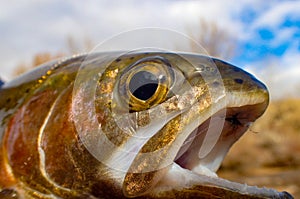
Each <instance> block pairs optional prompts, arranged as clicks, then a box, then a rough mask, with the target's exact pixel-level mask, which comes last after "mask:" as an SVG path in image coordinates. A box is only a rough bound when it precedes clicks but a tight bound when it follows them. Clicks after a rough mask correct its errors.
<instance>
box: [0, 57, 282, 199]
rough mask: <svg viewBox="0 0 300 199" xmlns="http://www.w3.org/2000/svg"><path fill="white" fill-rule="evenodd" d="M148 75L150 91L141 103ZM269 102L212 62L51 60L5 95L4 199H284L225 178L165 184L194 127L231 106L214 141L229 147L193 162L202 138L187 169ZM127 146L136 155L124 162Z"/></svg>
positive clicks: (0, 161)
mask: <svg viewBox="0 0 300 199" xmlns="http://www.w3.org/2000/svg"><path fill="white" fill-rule="evenodd" d="M82 64H83V67H81V68H80V66H81V65H82ZM143 77H147V78H149V79H148V80H149V81H150V83H151V86H149V88H148V87H147V88H146V90H147V92H148V93H149V92H150V93H151V94H150V95H149V96H147V97H146V98H145V99H140V98H139V97H140V93H139V92H141V95H142V94H143V95H145V94H144V93H143V91H137V90H136V89H138V84H139V81H140V79H139V78H143ZM134 79H135V80H134ZM133 80H134V81H133ZM88 81H90V82H92V83H93V86H92V85H91V84H89V83H86V82H88ZM136 85H137V88H135V86H136ZM142 86H143V85H142ZM135 91H137V93H135ZM227 93H229V94H228V96H230V97H231V98H232V97H235V98H238V99H242V100H233V99H229V98H228V99H227V98H226V96H227V95H226V94H227ZM90 94H92V95H91V96H90ZM223 95H224V96H223ZM91 97H92V98H91ZM91 100H94V101H93V103H90V101H91ZM267 105H268V91H267V89H266V87H265V86H264V85H263V84H262V83H260V82H259V81H258V80H256V79H255V78H254V77H253V76H252V75H250V74H248V73H246V72H245V71H243V70H241V69H239V68H237V67H234V66H232V65H230V64H228V63H225V62H222V61H220V60H215V59H210V58H208V57H205V56H200V55H192V54H173V53H162V52H157V53H156V52H151V53H142V52H136V53H134V52H133V53H127V54H126V53H125V54H124V53H122V52H111V53H102V54H92V55H89V56H85V55H83V56H78V57H73V58H71V59H67V60H62V61H60V62H57V63H55V62H53V64H48V65H46V66H44V67H43V68H41V69H38V70H37V71H34V72H31V73H29V74H27V75H25V76H23V77H21V78H19V79H17V80H14V81H13V82H10V83H8V84H5V85H4V87H2V88H1V89H0V119H1V122H2V123H1V126H0V135H1V137H2V138H1V145H0V146H1V150H0V190H2V191H1V192H0V198H22V197H24V198H53V197H60V198H111V197H118V198H124V197H142V198H173V197H190V198H191V197H202V198H219V197H237V198H242V197H244V198H265V197H267V198H268V197H277V198H280V197H282V198H284V197H287V196H288V194H286V193H279V192H275V191H274V190H268V189H259V191H258V193H257V194H255V193H254V192H255V191H253V192H252V193H251V192H250V193H245V192H243V191H239V189H242V187H240V186H239V185H233V186H232V187H231V184H229V185H227V184H226V183H225V182H224V181H222V180H221V181H218V180H216V182H215V181H214V180H212V182H209V183H204V184H200V183H198V177H195V179H196V180H195V181H197V182H196V183H192V184H191V183H189V186H186V187H182V186H181V187H176V186H174V187H173V188H172V187H171V188H170V186H167V185H168V183H169V182H168V181H165V179H166V176H168V175H169V173H170V171H171V170H172V168H173V167H172V165H173V161H174V160H175V159H176V156H177V154H178V151H180V149H181V146H182V145H183V144H184V142H185V140H186V139H187V138H188V137H189V135H190V134H191V131H193V130H194V129H195V128H196V127H198V126H200V125H201V127H203V128H204V129H205V128H206V129H207V128H208V127H207V126H208V123H209V121H208V120H209V118H210V117H212V115H218V114H219V115H222V114H221V112H222V110H225V109H227V111H226V113H225V116H226V121H227V122H225V123H224V129H223V131H222V134H221V135H220V138H219V139H218V140H217V143H216V146H219V145H220V146H222V143H226V146H224V150H223V148H221V149H222V150H219V149H218V147H214V148H212V149H211V152H209V153H208V154H207V156H206V157H205V158H202V159H198V158H191V157H190V156H189V154H193V152H194V150H193V148H196V149H197V150H198V148H197V147H198V146H200V145H201V144H202V142H203V140H204V136H205V133H202V134H201V135H197V138H195V139H194V141H192V143H191V147H190V148H188V149H187V150H186V151H185V152H184V153H185V154H187V155H183V156H181V157H178V164H182V165H183V166H184V167H185V168H184V169H183V170H185V169H189V170H193V169H194V168H195V167H196V166H197V165H198V164H199V161H200V162H201V164H202V163H203V164H204V165H206V164H208V165H210V163H211V162H213V161H212V160H213V159H214V157H219V153H221V152H220V151H224V153H225V154H226V152H227V151H228V150H229V148H230V146H231V145H232V144H233V143H234V142H235V141H236V140H237V139H238V138H239V137H240V136H242V134H243V133H244V132H245V131H246V129H247V128H248V123H249V122H253V121H255V120H256V119H257V118H258V117H259V116H260V115H261V114H263V112H264V110H265V109H266V107H267ZM92 113H93V114H94V115H93V114H92ZM236 113H238V116H237V117H238V118H234V117H236ZM93 116H94V117H93ZM225 116H224V117H225ZM91 118H94V120H93V119H91ZM124 118H126V119H124ZM166 118H167V119H166ZM224 120H225V118H224ZM129 121H130V122H129ZM237 121H239V122H240V123H239V124H237V123H236V122H237ZM93 122H94V123H93ZM128 122H129V123H128ZM94 124H97V125H96V126H95V125H94ZM159 125H161V127H160V128H157V129H156V130H155V131H154V130H152V129H155V127H157V126H159ZM129 127H130V128H129ZM194 127H195V128H194ZM95 128H100V131H99V132H101V133H100V134H96V133H94V132H96V131H95ZM147 129H151V130H150V131H149V134H147V133H146V134H143V133H144V132H147ZM98 130H99V129H98ZM141 135H146V136H149V137H147V139H138V137H139V136H141ZM104 137H105V139H104ZM99 140H105V141H103V143H104V144H107V143H109V144H111V145H107V147H108V146H113V148H111V149H108V148H107V147H106V145H105V147H104V145H100V146H98V145H97V144H98V141H99ZM136 143H140V144H136ZM135 144H136V146H135V147H132V145H135ZM96 146H97V147H98V148H97V147H96ZM122 149H128V150H135V152H136V155H135V156H128V159H127V154H126V153H125V155H124V154H123V153H122ZM120 151H121V152H120ZM222 153H223V152H222ZM225 154H224V155H225ZM220 156H221V155H220ZM122 157H125V160H126V161H124V162H122V161H121V158H122ZM222 157H223V155H222ZM118 161H120V162H118ZM179 162H180V163H179ZM114 164H116V165H117V166H119V165H120V168H111V165H114ZM127 164H128V165H127ZM213 165H214V166H212V170H216V169H217V168H215V167H218V166H219V164H217V163H216V164H213ZM215 165H216V166H215ZM191 175H194V174H191ZM197 175H198V174H197ZM197 175H196V174H195V176H197ZM203 178H206V177H204V176H203ZM201 179H202V178H201ZM209 179H210V178H209ZM216 179H218V178H216ZM249 190H251V188H249Z"/></svg>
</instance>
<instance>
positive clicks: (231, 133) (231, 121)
mask: <svg viewBox="0 0 300 199" xmlns="http://www.w3.org/2000/svg"><path fill="white" fill-rule="evenodd" d="M267 105H268V102H267V101H264V102H262V103H258V104H252V105H244V106H241V107H237V106H236V107H227V108H224V109H221V110H219V111H218V112H217V113H215V114H213V115H212V116H211V117H210V118H208V119H207V120H206V121H204V122H203V123H201V124H200V125H199V126H198V127H197V128H196V129H194V130H193V131H192V132H191V133H190V135H189V136H188V137H187V138H186V140H185V141H184V142H183V144H182V146H181V147H180V149H179V150H178V153H177V156H176V158H175V160H174V163H176V164H178V165H179V166H180V167H182V168H184V169H188V170H191V171H193V172H195V173H198V174H204V175H208V176H217V174H216V172H217V170H218V169H219V167H220V165H221V163H222V162H223V159H224V158H225V156H226V154H227V152H228V151H229V149H230V148H231V146H232V145H233V144H234V143H235V142H236V141H237V140H238V139H239V138H240V137H241V136H242V135H243V134H244V133H245V132H246V131H247V129H248V128H249V126H250V125H251V124H252V123H253V122H254V121H255V120H256V119H257V118H258V117H260V116H261V115H262V114H263V112H264V111H265V109H266V107H267ZM224 111H225V112H226V115H225V116H224V115H223V116H222V112H223V113H224ZM220 114H221V117H225V118H224V125H223V129H222V133H221V134H220V136H219V138H218V141H217V143H216V144H215V145H214V146H213V148H212V149H211V151H210V152H209V153H208V154H207V155H206V156H205V157H203V158H199V157H197V155H198V156H199V150H200V148H201V146H202V144H203V140H204V137H205V134H206V132H207V129H208V126H209V125H210V121H211V119H212V118H213V117H219V116H220ZM189 140H192V141H189ZM187 144H189V145H190V146H188V148H186V145H187ZM184 147H185V148H184ZM182 150H184V152H182ZM180 153H181V154H180ZM216 159H217V161H216ZM197 167H198V169H197ZM199 168H201V169H200V170H199ZM203 169H204V170H203Z"/></svg>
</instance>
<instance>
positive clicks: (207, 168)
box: [150, 92, 293, 198]
mask: <svg viewBox="0 0 300 199" xmlns="http://www.w3.org/2000/svg"><path fill="white" fill-rule="evenodd" d="M265 94H266V96H265V97H266V98H265V99H264V100H263V101H262V102H261V103H258V104H252V105H244V106H241V107H229V106H228V107H227V108H226V109H225V110H224V109H223V110H220V111H218V112H217V113H216V114H214V115H213V116H211V117H210V118H209V119H208V120H206V121H205V122H204V123H202V124H201V125H200V126H199V127H198V128H197V129H196V130H195V131H194V132H193V133H194V135H193V136H195V139H194V140H193V143H191V144H190V146H189V148H188V149H185V152H184V153H183V154H181V156H180V157H177V159H176V160H175V161H174V163H173V164H172V165H171V167H170V168H169V169H168V171H167V172H166V173H165V175H164V176H163V178H162V179H161V180H160V181H159V183H158V184H157V185H156V186H155V187H154V189H153V190H152V192H151V194H150V195H152V196H154V197H163V198H172V197H175V196H177V197H178V196H180V197H185V196H188V197H191V196H193V197H201V198H220V197H237V198H241V197H242V198H293V197H292V196H291V195H290V194H289V193H287V192H278V191H276V190H274V189H268V188H258V187H256V186H248V185H247V184H240V183H236V182H231V181H229V180H226V179H222V178H219V177H218V176H217V174H216V171H217V170H218V168H219V166H220V165H221V163H222V161H223V159H224V157H225V156H226V154H227V152H228V151H229V149H230V147H231V146H232V145H233V144H234V143H235V142H236V141H237V140H238V139H239V138H240V137H241V136H242V135H243V134H244V133H245V132H246V131H247V129H248V127H249V126H250V125H251V124H252V123H253V122H254V121H255V120H256V119H257V118H258V117H259V116H260V115H262V114H263V112H264V111H265V109H266V107H267V106H268V96H267V92H266V93H265ZM229 104H230V103H229ZM224 111H225V112H226V118H225V124H224V128H223V129H222V133H221V136H220V138H219V140H218V142H217V143H216V144H215V146H214V147H213V148H212V150H211V151H210V152H209V153H208V154H207V155H206V156H204V157H202V158H199V150H200V148H201V145H200V146H199V143H202V142H203V140H204V137H205V135H204V134H205V133H203V132H204V131H205V130H206V131H207V126H208V125H209V122H210V120H211V118H214V117H215V118H217V117H220V116H222V115H223V112H224ZM215 122H216V123H217V122H218V121H217V120H216V121H215ZM212 125H213V124H212ZM193 133H192V134H193ZM203 135H204V136H203ZM187 140H188V139H187ZM185 144H186V143H185ZM182 148H183V147H182ZM179 153H180V152H179Z"/></svg>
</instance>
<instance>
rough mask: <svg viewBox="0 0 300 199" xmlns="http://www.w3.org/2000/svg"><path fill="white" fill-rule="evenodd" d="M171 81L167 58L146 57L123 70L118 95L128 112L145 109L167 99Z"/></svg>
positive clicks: (172, 77)
mask: <svg viewBox="0 0 300 199" xmlns="http://www.w3.org/2000/svg"><path fill="white" fill-rule="evenodd" d="M173 81H174V74H173V70H172V68H171V65H170V63H169V62H168V60H166V59H164V58H162V57H158V56H154V57H146V58H143V59H141V60H139V61H137V62H135V63H133V64H132V65H130V66H129V67H127V68H126V69H125V70H124V71H123V73H122V75H121V77H120V81H119V85H118V90H119V96H120V99H122V101H123V103H125V104H124V105H125V106H126V107H129V111H130V112H134V111H141V110H146V109H149V108H151V107H152V106H154V105H157V104H159V103H161V102H163V101H164V100H166V99H167V97H168V93H169V90H170V88H171V86H172V83H173Z"/></svg>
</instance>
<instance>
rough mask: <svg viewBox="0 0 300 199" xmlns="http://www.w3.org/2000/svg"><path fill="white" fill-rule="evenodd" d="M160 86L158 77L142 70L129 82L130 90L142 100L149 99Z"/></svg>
mask: <svg viewBox="0 0 300 199" xmlns="http://www.w3.org/2000/svg"><path fill="white" fill-rule="evenodd" d="M157 87H158V79H157V77H156V76H155V75H153V74H152V73H150V72H147V71H140V72H137V73H136V74H134V75H133V77H132V78H131V80H130V82H129V90H130V92H131V93H132V95H133V96H135V97H136V98H138V99H140V100H148V99H149V98H150V97H151V96H152V95H154V93H155V91H156V89H157Z"/></svg>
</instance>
